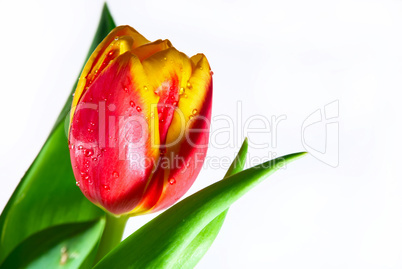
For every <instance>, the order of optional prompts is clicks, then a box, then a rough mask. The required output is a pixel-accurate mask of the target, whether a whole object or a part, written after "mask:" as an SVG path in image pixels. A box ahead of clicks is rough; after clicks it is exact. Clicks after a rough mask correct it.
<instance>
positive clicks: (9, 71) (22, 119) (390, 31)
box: [0, 0, 402, 269]
mask: <svg viewBox="0 0 402 269" xmlns="http://www.w3.org/2000/svg"><path fill="white" fill-rule="evenodd" d="M109 7H110V9H111V12H112V14H113V16H114V18H115V20H116V22H117V24H129V25H131V26H133V27H134V28H136V29H137V30H138V31H139V32H140V33H142V34H143V35H145V36H146V37H147V38H148V39H150V40H156V39H159V38H162V39H165V38H168V39H169V40H170V41H171V42H172V43H173V45H174V46H175V47H176V48H177V49H179V50H180V51H183V52H185V53H187V54H188V55H193V54H195V53H198V52H203V53H205V55H206V56H207V57H208V59H209V62H210V64H211V66H212V70H213V71H214V100H213V115H214V116H216V115H222V114H225V115H229V116H231V117H233V118H235V116H236V109H237V108H236V107H237V102H238V101H239V100H240V101H241V102H242V111H243V112H242V113H243V118H244V121H245V120H246V119H247V118H249V117H250V116H252V115H264V116H266V117H267V118H269V119H270V118H271V116H272V115H276V116H280V115H286V117H287V119H286V120H284V121H282V122H280V123H279V125H278V128H277V136H276V137H277V145H276V147H275V148H273V147H272V146H270V147H269V148H267V147H266V148H264V149H256V148H252V147H251V148H250V157H252V156H254V157H255V156H257V157H267V156H268V154H269V152H274V153H276V154H278V155H282V154H286V153H291V152H296V151H303V150H304V148H303V144H302V141H301V127H302V124H303V121H304V120H305V119H306V118H307V117H308V116H309V115H310V114H311V113H313V112H314V111H316V110H317V109H320V108H322V107H324V106H325V105H326V104H328V103H331V102H333V101H336V100H339V118H337V119H335V121H339V166H338V167H336V168H333V167H331V166H328V165H326V164H324V163H323V162H320V161H318V160H317V159H315V158H313V157H312V156H311V155H310V156H307V157H305V158H304V159H302V160H299V161H297V162H295V163H292V164H290V165H289V166H288V167H287V168H286V169H285V170H283V171H280V172H278V173H276V174H274V175H273V176H272V177H270V178H269V179H268V180H266V181H265V182H263V183H262V184H261V185H259V186H258V187H257V188H256V189H253V190H252V191H251V192H250V193H248V194H247V195H246V196H244V197H243V198H241V199H240V200H239V201H238V202H237V203H236V204H234V205H233V206H232V207H231V209H230V212H229V214H228V216H227V219H226V221H225V224H224V226H223V228H222V230H221V232H220V234H219V236H218V238H217V239H216V241H215V243H214V244H213V246H212V247H211V249H210V250H209V252H208V253H207V255H206V256H205V257H204V259H203V260H202V261H201V262H200V263H199V265H198V268H309V269H312V268H367V269H369V268H381V269H382V268H402V184H401V178H402V177H401V164H400V159H401V157H400V152H401V144H402V143H401V140H402V134H401V128H400V126H401V116H402V115H401V114H402V113H401V107H400V96H401V95H400V94H399V93H400V91H401V90H402V88H401V86H402V34H401V29H402V16H401V15H402V2H401V1H388V0H377V1H374V0H372V1H363V0H362V1H356V0H338V1H318V0H317V1H311V0H306V1H230V0H225V1H221V0H220V1H216V0H215V1H212V0H204V1H192V2H189V1H113V2H110V3H109ZM101 8H102V2H101V1H63V2H56V1H46V2H45V1H36V2H34V1H9V0H8V1H0V25H1V33H0V39H1V40H0V53H1V62H0V82H1V84H0V85H1V86H0V87H1V88H0V91H1V94H0V96H1V99H0V102H1V105H0V130H1V132H0V209H2V208H3V207H4V206H5V204H6V202H7V200H8V198H9V196H10V195H11V194H12V192H13V190H14V188H15V187H16V185H17V184H18V181H19V179H20V178H21V177H22V176H23V174H24V172H25V170H26V169H27V168H28V167H29V165H30V164H31V162H32V161H33V159H34V157H35V156H36V154H37V153H38V151H39V150H40V148H41V146H42V145H43V143H44V141H45V139H46V137H47V135H48V133H49V132H50V130H51V128H52V126H53V124H54V121H55V120H56V117H57V115H58V113H59V111H60V110H61V108H62V105H63V104H64V102H65V100H66V98H67V96H68V94H69V92H70V90H71V86H72V85H73V83H74V81H75V79H76V77H77V75H78V72H79V70H80V68H81V65H82V64H83V60H84V57H85V56H86V53H87V50H88V48H89V45H90V43H91V40H92V37H93V34H94V32H95V29H96V26H97V23H98V20H99V15H100V12H101ZM220 124H221V123H216V124H215V126H214V127H213V130H215V129H217V127H219V126H220ZM242 125H244V122H240V123H238V127H237V128H236V130H235V131H236V135H237V134H238V130H241V128H242ZM256 125H259V124H258V123H256ZM260 125H261V124H260ZM238 128H239V129H238ZM244 135H245V134H241V135H238V137H236V141H238V140H241V139H242V138H243V136H244ZM224 136H225V135H222V136H221V137H220V139H221V140H225V139H224ZM249 137H250V140H252V142H255V143H266V142H269V143H270V142H271V139H272V137H273V136H272V133H271V134H269V133H268V134H265V135H264V134H258V135H256V134H250V135H249ZM306 141H307V142H308V143H309V145H312V146H313V147H314V148H317V149H318V148H320V149H323V148H325V125H324V124H318V125H315V127H314V128H313V127H312V128H310V129H309V131H308V132H306ZM336 141H337V140H336V139H335V140H332V139H331V140H330V141H327V146H329V147H331V145H332V146H334V145H335V146H336ZM239 146H240V145H239V143H238V142H236V143H235V145H234V147H227V148H225V149H218V148H217V147H213V146H212V147H211V148H210V150H209V152H208V154H209V156H210V157H214V156H217V157H224V156H227V157H230V158H232V157H233V156H234V154H235V152H236V151H237V149H238V147H239ZM330 153H331V154H332V156H330V157H331V158H332V157H334V156H335V158H336V154H337V151H336V152H330ZM333 154H335V155H333ZM268 157H269V156H268ZM225 170H226V168H225V167H221V168H219V167H218V168H212V167H207V168H206V169H204V170H203V171H202V172H201V174H200V176H199V178H198V180H197V182H196V183H195V184H194V186H193V187H192V188H191V189H190V191H189V193H193V192H195V191H197V190H199V189H201V188H203V187H204V186H207V185H209V184H211V183H213V182H215V181H217V180H219V179H221V178H222V176H223V175H224V173H225ZM154 216H155V215H149V216H143V217H136V218H132V219H130V221H129V223H128V226H127V230H126V233H125V236H128V235H129V234H131V233H132V232H133V231H134V230H135V229H136V228H137V227H139V226H140V225H142V224H143V223H145V222H147V221H148V220H149V219H151V218H153V217H154Z"/></svg>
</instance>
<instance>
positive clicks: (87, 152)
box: [84, 149, 94, 157]
mask: <svg viewBox="0 0 402 269" xmlns="http://www.w3.org/2000/svg"><path fill="white" fill-rule="evenodd" d="M84 155H85V157H91V156H92V155H94V151H93V150H92V149H86V150H84Z"/></svg>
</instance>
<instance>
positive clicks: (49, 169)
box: [0, 5, 115, 264]
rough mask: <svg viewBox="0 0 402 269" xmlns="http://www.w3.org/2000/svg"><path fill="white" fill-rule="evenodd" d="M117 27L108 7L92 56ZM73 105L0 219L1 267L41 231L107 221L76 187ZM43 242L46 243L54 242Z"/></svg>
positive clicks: (100, 25) (103, 13) (93, 46)
mask: <svg viewBox="0 0 402 269" xmlns="http://www.w3.org/2000/svg"><path fill="white" fill-rule="evenodd" d="M114 27H115V24H114V22H113V19H112V17H111V15H110V13H109V10H108V8H107V6H106V5H105V6H104V8H103V11H102V16H101V20H100V23H99V27H98V30H97V32H96V35H95V38H94V40H93V43H92V46H91V50H90V53H92V51H93V50H94V48H95V47H96V46H97V45H98V44H99V42H100V41H102V40H103V38H104V37H106V35H107V34H108V33H109V32H110V31H111V30H112V29H113V28H114ZM74 88H75V86H74ZM73 90H74V89H73ZM71 102H72V97H71V95H70V97H69V98H68V100H67V102H66V104H65V106H64V108H63V110H62V111H61V113H60V115H59V117H58V119H57V121H56V124H55V126H54V128H53V130H52V132H51V133H50V135H49V137H48V139H47V141H46V142H45V145H44V146H43V148H42V149H41V151H40V152H39V154H38V156H37V157H36V159H35V160H34V162H33V163H32V165H31V167H30V168H29V169H28V171H27V172H26V174H25V175H24V177H23V178H22V179H21V181H20V183H19V185H18V186H17V188H16V190H15V191H14V193H13V195H12V196H11V198H10V200H9V201H8V203H7V205H6V207H5V208H4V210H3V212H2V214H1V216H0V232H1V233H0V264H2V262H3V261H4V260H5V259H6V258H7V256H9V255H10V254H11V253H12V252H13V250H17V247H19V246H20V245H21V246H22V245H23V244H24V241H25V240H27V239H28V238H31V237H32V236H33V235H35V234H37V233H39V232H44V233H46V230H47V229H49V228H51V227H54V226H60V225H64V224H69V225H70V224H71V225H73V226H75V224H76V223H78V222H89V221H97V222H99V221H100V220H101V219H103V218H104V215H105V213H104V212H103V211H102V210H100V209H98V208H97V207H96V206H94V205H93V204H92V203H90V202H89V201H88V200H87V199H86V198H85V197H84V196H83V195H82V193H81V192H80V190H79V189H78V188H77V187H76V186H75V178H74V175H73V172H72V168H71V162H70V156H69V150H68V141H67V137H66V133H65V130H64V123H63V120H64V119H65V118H66V117H67V116H68V113H69V109H70V106H71ZM71 229H73V228H71ZM40 234H42V233H39V234H38V236H39V235H40ZM83 236H85V235H83ZM42 239H43V240H42V242H43V244H47V243H49V242H50V241H51V240H52V239H51V238H46V237H43V238H42ZM85 240H92V243H94V242H97V241H98V240H99V237H98V238H95V237H93V236H92V235H91V236H90V237H87V238H86V239H85ZM60 243H61V242H60ZM49 244H50V243H49ZM50 245H51V244H50ZM12 255H17V254H12Z"/></svg>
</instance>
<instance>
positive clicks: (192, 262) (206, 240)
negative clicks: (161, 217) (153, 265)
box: [174, 138, 248, 268]
mask: <svg viewBox="0 0 402 269" xmlns="http://www.w3.org/2000/svg"><path fill="white" fill-rule="evenodd" d="M247 149H248V141H247V138H246V139H245V140H244V142H243V145H242V146H241V148H240V150H239V153H238V154H237V156H236V158H235V159H234V161H233V162H232V164H231V166H230V167H229V169H228V171H227V173H226V175H225V178H226V177H230V176H231V175H234V174H236V173H238V172H240V171H242V170H243V168H244V165H245V163H246V158H247ZM228 210H229V209H226V210H225V211H223V212H222V213H221V214H220V215H218V216H217V217H216V218H215V219H213V220H212V221H211V222H210V223H209V224H208V225H206V226H205V228H204V229H202V230H201V232H200V233H199V234H198V235H197V236H196V237H195V238H194V239H193V241H191V243H190V244H189V245H188V246H187V247H186V248H185V249H184V250H183V252H182V253H181V254H180V256H179V257H178V258H177V261H176V265H175V266H174V268H194V267H195V266H196V265H197V263H198V262H199V261H200V260H201V259H202V257H204V255H205V253H207V251H208V249H209V248H210V247H211V245H212V243H213V242H214V241H215V238H216V237H217V236H218V233H219V231H220V230H221V227H222V225H223V222H224V221H225V218H226V214H227V213H228Z"/></svg>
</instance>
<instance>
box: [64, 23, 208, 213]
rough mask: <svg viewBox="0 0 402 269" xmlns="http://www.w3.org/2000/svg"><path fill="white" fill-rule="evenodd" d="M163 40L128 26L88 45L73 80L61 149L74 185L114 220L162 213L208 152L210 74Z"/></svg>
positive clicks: (200, 61) (198, 60)
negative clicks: (93, 45)
mask: <svg viewBox="0 0 402 269" xmlns="http://www.w3.org/2000/svg"><path fill="white" fill-rule="evenodd" d="M211 73H212V72H211V71H210V66H209V64H208V61H207V59H206V58H205V56H204V55H202V54H197V55H195V56H193V57H191V58H189V57H188V56H186V55H185V54H183V53H181V52H179V51H177V50H176V49H175V48H174V47H173V46H172V44H171V43H170V42H169V41H168V40H157V41H155V42H150V41H148V40H147V39H146V38H144V37H143V36H142V35H140V34H139V33H138V32H137V31H135V30H134V29H133V28H131V27H129V26H119V27H117V28H115V29H114V30H113V31H112V32H111V33H110V34H109V35H108V36H107V37H106V38H105V39H104V40H103V41H102V43H101V44H100V45H99V46H98V47H97V48H96V50H95V51H94V52H93V54H92V55H91V57H90V58H89V60H88V62H87V63H86V65H85V67H84V69H83V72H82V74H81V76H80V79H79V81H78V86H77V89H76V91H75V94H74V98H73V103H72V109H71V114H70V129H69V148H70V156H71V163H72V167H73V171H74V175H75V178H76V182H77V185H78V186H79V188H80V189H81V191H82V192H83V194H84V195H85V196H86V197H87V198H88V199H89V200H90V201H91V202H93V203H94V204H96V205H98V206H99V207H101V208H103V209H105V210H107V211H109V212H110V213H112V214H114V215H122V214H130V215H139V214H145V213H149V212H155V211H158V210H161V209H164V208H166V207H168V206H170V205H172V204H173V203H175V202H176V201H177V200H178V199H180V197H181V196H182V195H183V194H184V193H185V192H186V191H187V190H188V189H189V188H190V186H191V185H192V184H193V182H194V180H195V179H196V177H197V176H198V174H199V172H200V170H201V167H202V165H203V162H204V159H205V155H206V152H207V147H208V138H209V123H210V117H211V105H212V76H211Z"/></svg>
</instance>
